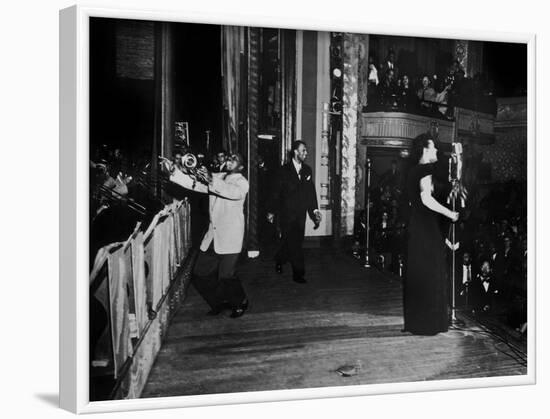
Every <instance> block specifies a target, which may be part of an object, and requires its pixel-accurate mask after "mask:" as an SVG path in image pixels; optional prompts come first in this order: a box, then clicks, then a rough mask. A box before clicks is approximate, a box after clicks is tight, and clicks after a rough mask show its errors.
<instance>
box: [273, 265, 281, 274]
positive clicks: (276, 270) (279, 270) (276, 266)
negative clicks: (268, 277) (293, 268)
mask: <svg viewBox="0 0 550 419" xmlns="http://www.w3.org/2000/svg"><path fill="white" fill-rule="evenodd" d="M275 272H277V273H278V274H282V273H283V265H281V264H280V263H276V264H275Z"/></svg>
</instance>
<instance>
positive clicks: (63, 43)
mask: <svg viewBox="0 0 550 419" xmlns="http://www.w3.org/2000/svg"><path fill="white" fill-rule="evenodd" d="M90 17H110V18H127V19H144V20H155V21H170V22H178V21H181V22H195V23H215V24H227V25H242V26H262V27H280V28H300V29H309V30H322V31H345V32H359V33H367V32H370V33H377V34H387V35H404V36H428V37H439V38H456V39H479V40H485V41H500V42H521V43H526V44H527V50H528V179H529V183H528V202H530V203H531V202H534V173H535V85H534V81H535V52H536V51H535V35H533V34H510V33H497V32H489V31H488V32H477V31H476V32H473V31H467V30H465V31H461V30H454V29H449V30H445V31H442V30H435V29H426V28H420V27H414V26H410V27H399V28H396V27H389V26H386V25H384V24H380V25H379V26H377V25H368V26H367V25H365V24H363V23H361V22H359V21H356V22H353V21H346V22H341V21H338V22H328V21H327V22H321V21H317V22H304V21H303V20H300V19H295V18H292V17H288V19H287V18H285V19H280V18H270V17H266V16H259V15H258V16H250V15H240V14H232V15H227V14H221V13H220V14H203V13H192V12H189V11H185V10H182V11H177V12H175V11H174V12H168V11H162V10H156V11H155V10H139V9H129V8H128V9H126V8H123V9H120V8H104V7H88V6H73V7H70V8H68V9H64V10H62V11H61V13H60V118H61V119H60V220H62V222H61V223H60V406H61V407H62V408H64V409H67V410H69V411H72V412H75V413H96V412H97V413H99V412H115V411H130V410H141V409H158V408H175V407H188V406H206V405H220V404H237V403H254V402H271V401H282V400H302V399H317V398H326V397H349V396H357V395H376V394H388V393H404V392H420V391H434V390H447V389H465V388H480V387H489V386H516V385H528V384H534V383H535V371H536V365H537V354H536V353H535V335H534V333H530V334H529V337H528V339H529V341H528V359H529V364H528V370H527V374H526V375H524V376H515V377H495V378H489V377H487V378H471V379H465V380H453V381H452V382H450V381H430V382H414V383H392V384H377V385H364V386H346V387H334V388H318V389H301V390H278V391H269V392H254V393H231V394H215V395H204V396H202V395H201V396H181V397H165V398H157V399H136V400H122V401H105V402H89V400H88V350H87V343H88V337H87V324H88V320H89V317H88V303H87V302H88V280H89V271H88V254H87V243H88V216H87V212H88V169H89V156H88V144H89V142H88V132H89V121H88V119H89V112H88V102H89V93H88V77H89V75H88V67H89V62H88V29H89V27H88V21H89V18H90ZM75 139H76V141H75ZM534 223H535V212H534V206H533V205H530V206H529V213H528V240H529V248H530V249H534V248H535V247H534V243H535V242H534V240H535V224H534ZM533 254H534V252H533ZM534 267H535V258H534V257H531V258H530V259H529V266H528V272H529V275H528V277H529V281H528V318H529V323H530V328H531V330H535V325H536V323H535V321H536V319H535V269H534Z"/></svg>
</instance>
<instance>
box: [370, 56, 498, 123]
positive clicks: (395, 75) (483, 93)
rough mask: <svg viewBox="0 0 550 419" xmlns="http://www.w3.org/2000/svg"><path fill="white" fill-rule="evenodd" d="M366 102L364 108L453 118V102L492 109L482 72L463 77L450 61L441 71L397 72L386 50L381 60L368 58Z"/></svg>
mask: <svg viewBox="0 0 550 419" xmlns="http://www.w3.org/2000/svg"><path fill="white" fill-rule="evenodd" d="M368 66H369V69H368V86H367V106H366V107H365V108H364V109H363V111H364V112H379V111H390V112H408V113H414V114H421V115H426V116H430V117H437V118H443V119H449V120H452V119H453V113H454V111H453V109H454V107H455V106H459V107H463V108H467V109H472V110H477V111H481V112H486V113H493V114H494V113H495V112H496V101H495V96H494V92H493V90H494V87H493V83H492V82H491V80H489V78H488V77H487V76H486V75H484V74H479V73H478V74H476V75H474V76H473V77H471V78H470V77H466V73H465V70H464V68H462V66H461V65H460V63H459V62H458V61H457V60H455V61H453V62H452V63H451V64H450V65H449V66H448V68H447V69H446V71H444V72H442V74H425V73H424V74H423V73H422V72H420V71H417V72H416V73H415V74H406V73H403V74H402V73H401V72H400V69H399V67H398V65H397V61H396V54H395V52H394V51H393V50H389V52H388V55H387V57H386V59H385V60H384V62H382V63H380V64H377V63H376V62H375V60H374V56H372V55H371V56H369V62H368Z"/></svg>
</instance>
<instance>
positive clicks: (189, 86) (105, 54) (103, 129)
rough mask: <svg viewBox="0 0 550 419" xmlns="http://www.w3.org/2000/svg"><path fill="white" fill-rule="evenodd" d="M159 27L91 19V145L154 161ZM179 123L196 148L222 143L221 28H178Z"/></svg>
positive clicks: (135, 22)
mask: <svg viewBox="0 0 550 419" xmlns="http://www.w3.org/2000/svg"><path fill="white" fill-rule="evenodd" d="M154 33H155V32H154V22H148V21H131V20H122V19H106V18H91V19H90V143H91V146H92V150H93V149H97V148H98V147H99V146H100V145H101V144H106V145H108V146H109V147H110V148H114V147H120V148H122V150H123V152H124V153H125V154H126V155H127V156H129V157H130V158H131V159H137V158H142V157H145V156H147V157H148V158H150V155H151V150H152V143H153V136H154V112H155V102H154V100H155V81H154V52H155V51H154V44H155V38H154ZM174 37H175V57H174V59H175V60H174V61H175V65H174V67H175V68H174V71H175V84H174V89H175V102H176V103H175V106H176V112H175V120H176V121H187V122H189V131H190V140H191V145H192V146H193V147H196V148H198V149H202V148H204V145H205V131H206V130H210V131H212V132H211V143H212V149H215V148H217V147H218V146H219V145H220V144H221V132H222V130H221V124H222V121H221V109H222V98H221V74H220V70H221V43H220V38H221V35H220V26H215V25H199V24H179V23H178V24H174Z"/></svg>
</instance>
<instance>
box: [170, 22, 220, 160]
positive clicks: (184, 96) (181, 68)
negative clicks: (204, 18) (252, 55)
mask: <svg viewBox="0 0 550 419" xmlns="http://www.w3.org/2000/svg"><path fill="white" fill-rule="evenodd" d="M175 42H176V44H175V54H176V56H175V67H176V69H175V71H176V77H175V88H176V120H178V121H187V122H189V137H190V143H191V146H192V147H193V148H197V149H200V150H204V148H205V145H206V136H205V131H206V130H210V131H211V134H210V142H211V151H212V152H213V151H215V150H216V149H217V148H218V147H220V146H221V143H222V141H221V140H222V119H221V117H222V90H221V89H222V86H221V28H220V26H218V25H202V24H190V23H185V24H176V25H175Z"/></svg>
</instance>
